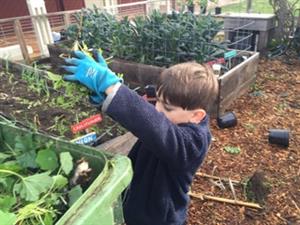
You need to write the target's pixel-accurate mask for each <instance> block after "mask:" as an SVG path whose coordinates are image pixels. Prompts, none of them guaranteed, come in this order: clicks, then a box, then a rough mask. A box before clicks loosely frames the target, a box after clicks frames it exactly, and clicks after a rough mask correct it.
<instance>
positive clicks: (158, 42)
mask: <svg viewBox="0 0 300 225" xmlns="http://www.w3.org/2000/svg"><path fill="white" fill-rule="evenodd" d="M78 21H79V22H80V21H82V23H79V24H80V25H77V26H76V25H72V26H71V27H69V29H68V32H67V35H68V37H69V38H70V39H71V40H74V41H75V40H79V41H84V42H85V43H86V44H87V45H88V46H90V47H94V48H102V49H103V50H104V53H106V54H109V55H112V56H114V57H117V58H121V59H126V60H130V61H134V62H139V63H145V64H152V65H159V66H170V65H172V64H176V63H180V62H186V61H190V60H196V61H197V62H200V63H201V62H205V61H209V60H211V59H214V58H215V57H217V56H221V55H222V53H224V50H225V49H226V46H225V45H222V44H220V43H217V42H214V37H215V35H216V34H217V33H218V32H219V31H220V30H221V28H222V23H221V22H218V21H216V20H215V19H214V18H213V17H212V16H210V15H208V16H196V15H193V14H192V13H184V12H179V13H175V12H173V13H172V14H171V15H167V14H165V13H160V12H159V11H153V12H152V13H151V14H150V15H149V16H148V17H136V18H134V19H133V20H132V21H130V20H129V19H128V18H127V17H126V18H124V19H122V20H121V21H118V20H116V18H115V17H113V16H112V15H109V14H107V13H105V12H99V11H98V9H94V10H83V11H82V12H81V14H79V15H78ZM79 31H81V35H78V32H79Z"/></svg>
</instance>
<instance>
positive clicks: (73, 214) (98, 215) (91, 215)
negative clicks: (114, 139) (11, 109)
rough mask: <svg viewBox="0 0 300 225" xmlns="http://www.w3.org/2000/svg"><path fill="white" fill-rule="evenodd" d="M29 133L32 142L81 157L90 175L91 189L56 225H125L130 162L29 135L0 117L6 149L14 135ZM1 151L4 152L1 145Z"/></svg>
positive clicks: (86, 148)
mask: <svg viewBox="0 0 300 225" xmlns="http://www.w3.org/2000/svg"><path fill="white" fill-rule="evenodd" d="M28 133H31V134H32V137H33V140H38V141H39V142H42V143H43V142H45V143H47V142H49V141H52V142H53V143H54V144H55V148H56V151H57V152H58V153H60V152H65V151H68V152H70V153H71V155H72V156H73V158H74V159H75V160H78V159H80V158H82V157H84V158H85V159H86V160H87V161H88V162H89V165H90V168H92V171H93V172H92V175H91V180H92V183H91V184H90V186H89V187H88V188H87V189H86V191H85V192H84V193H83V195H82V196H81V197H80V198H79V199H78V200H77V201H76V202H75V203H74V204H73V205H72V206H71V207H70V208H69V209H68V210H67V211H66V213H65V214H64V215H63V216H62V217H60V219H59V220H58V221H57V222H56V225H114V224H122V223H123V222H124V221H123V211H122V202H121V193H122V191H123V190H124V189H125V188H126V187H127V186H128V184H129V182H130V181H131V178H132V168H131V162H130V160H129V158H127V157H126V156H120V155H112V154H109V153H106V152H102V151H99V150H95V149H94V148H91V147H88V146H85V145H78V144H74V143H70V142H68V141H64V140H61V139H58V138H54V137H51V136H47V135H44V134H40V133H36V132H32V131H29V130H28V129H24V128H20V127H17V126H15V125H14V124H13V123H12V122H8V121H7V120H6V121H5V120H3V118H1V117H0V137H1V138H2V140H4V141H5V142H6V143H8V144H9V145H12V146H13V145H14V138H15V136H16V135H25V134H28ZM0 147H1V148H3V146H1V142H0Z"/></svg>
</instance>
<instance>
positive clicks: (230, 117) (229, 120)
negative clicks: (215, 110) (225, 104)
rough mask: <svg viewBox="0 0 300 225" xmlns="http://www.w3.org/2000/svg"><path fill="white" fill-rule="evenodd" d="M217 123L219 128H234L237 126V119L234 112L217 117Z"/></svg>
mask: <svg viewBox="0 0 300 225" xmlns="http://www.w3.org/2000/svg"><path fill="white" fill-rule="evenodd" d="M217 123H218V127H220V128H228V127H234V126H236V125H237V118H236V116H235V114H234V112H228V113H226V114H224V115H223V116H219V117H218V118H217Z"/></svg>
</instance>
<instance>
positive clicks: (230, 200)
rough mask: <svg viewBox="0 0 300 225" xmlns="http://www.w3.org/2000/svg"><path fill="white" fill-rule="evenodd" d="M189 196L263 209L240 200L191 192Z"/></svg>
mask: <svg viewBox="0 0 300 225" xmlns="http://www.w3.org/2000/svg"><path fill="white" fill-rule="evenodd" d="M189 195H190V196H191V197H194V198H197V199H201V200H213V201H217V202H223V203H229V204H233V205H241V206H245V207H250V208H255V209H262V207H261V206H260V205H259V204H256V203H251V202H243V201H238V200H233V199H227V198H220V197H214V196H209V195H204V194H201V193H192V192H189Z"/></svg>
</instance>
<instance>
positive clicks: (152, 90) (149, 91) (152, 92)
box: [145, 84, 156, 98]
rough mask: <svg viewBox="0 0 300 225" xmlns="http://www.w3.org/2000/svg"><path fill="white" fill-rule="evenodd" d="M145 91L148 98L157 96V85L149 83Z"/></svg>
mask: <svg viewBox="0 0 300 225" xmlns="http://www.w3.org/2000/svg"><path fill="white" fill-rule="evenodd" d="M145 92H146V95H147V97H148V98H156V85H152V84H149V85H147V86H146V87H145Z"/></svg>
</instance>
